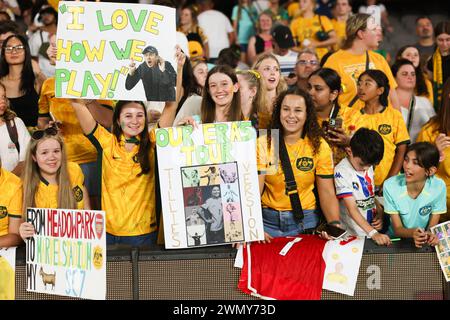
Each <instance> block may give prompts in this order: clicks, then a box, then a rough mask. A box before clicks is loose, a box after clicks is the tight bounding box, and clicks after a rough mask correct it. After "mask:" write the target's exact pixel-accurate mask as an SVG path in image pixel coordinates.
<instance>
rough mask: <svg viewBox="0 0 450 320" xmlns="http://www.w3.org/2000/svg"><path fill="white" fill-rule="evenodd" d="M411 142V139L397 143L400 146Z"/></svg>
mask: <svg viewBox="0 0 450 320" xmlns="http://www.w3.org/2000/svg"><path fill="white" fill-rule="evenodd" d="M410 143H411V141H410V140H405V141H402V142H399V143H397V144H396V146H400V145H402V144H410Z"/></svg>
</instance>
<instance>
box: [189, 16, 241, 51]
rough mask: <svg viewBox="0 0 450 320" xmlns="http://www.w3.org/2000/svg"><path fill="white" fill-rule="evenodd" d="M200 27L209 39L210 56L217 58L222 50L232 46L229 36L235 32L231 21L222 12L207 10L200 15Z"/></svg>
mask: <svg viewBox="0 0 450 320" xmlns="http://www.w3.org/2000/svg"><path fill="white" fill-rule="evenodd" d="M198 25H199V26H200V28H202V29H203V32H204V33H205V35H206V37H207V38H208V45H209V56H210V58H217V57H218V56H219V52H220V50H222V49H225V48H228V47H229V46H230V41H229V40H228V34H229V33H231V32H234V29H233V27H232V26H231V23H230V20H229V19H228V18H227V16H226V15H224V14H223V13H222V12H219V11H217V10H207V11H205V12H202V13H200V14H199V15H198Z"/></svg>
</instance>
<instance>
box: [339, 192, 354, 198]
mask: <svg viewBox="0 0 450 320" xmlns="http://www.w3.org/2000/svg"><path fill="white" fill-rule="evenodd" d="M336 196H337V197H338V199H343V198H349V197H353V192H346V193H341V194H337V195H336Z"/></svg>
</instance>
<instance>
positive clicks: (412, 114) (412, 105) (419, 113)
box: [392, 59, 436, 143]
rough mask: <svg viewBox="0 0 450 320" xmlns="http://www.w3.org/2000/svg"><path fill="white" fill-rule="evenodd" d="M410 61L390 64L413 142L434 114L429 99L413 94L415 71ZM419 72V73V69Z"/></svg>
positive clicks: (404, 60) (398, 61)
mask: <svg viewBox="0 0 450 320" xmlns="http://www.w3.org/2000/svg"><path fill="white" fill-rule="evenodd" d="M416 70H417V69H416V68H414V65H413V63H412V62H411V61H409V60H406V59H400V60H397V61H396V62H395V63H394V65H393V66H392V74H393V75H394V77H395V80H396V81H397V84H398V87H397V89H396V90H397V95H398V99H399V101H400V106H401V107H400V108H401V109H400V110H401V113H402V115H403V120H405V123H406V128H407V129H408V132H409V136H410V137H411V142H413V143H414V142H415V141H416V138H417V135H418V134H419V131H420V129H421V128H422V126H423V125H424V124H425V123H427V122H428V120H430V118H431V117H433V116H435V115H436V112H435V111H434V109H433V106H432V105H431V102H430V100H428V99H427V98H425V97H420V96H416V95H415V94H414V91H415V88H416V79H417V73H416ZM419 73H421V72H420V71H419Z"/></svg>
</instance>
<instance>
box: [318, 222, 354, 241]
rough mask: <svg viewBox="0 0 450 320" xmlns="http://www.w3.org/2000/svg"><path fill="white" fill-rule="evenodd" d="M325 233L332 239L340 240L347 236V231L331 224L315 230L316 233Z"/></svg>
mask: <svg viewBox="0 0 450 320" xmlns="http://www.w3.org/2000/svg"><path fill="white" fill-rule="evenodd" d="M322 231H325V232H326V233H327V234H328V235H329V236H330V237H331V238H332V239H340V238H342V237H343V236H345V235H346V234H347V230H344V229H341V228H338V227H336V226H334V225H332V224H328V223H326V224H323V225H321V226H319V227H318V228H317V232H318V233H320V232H322Z"/></svg>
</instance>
